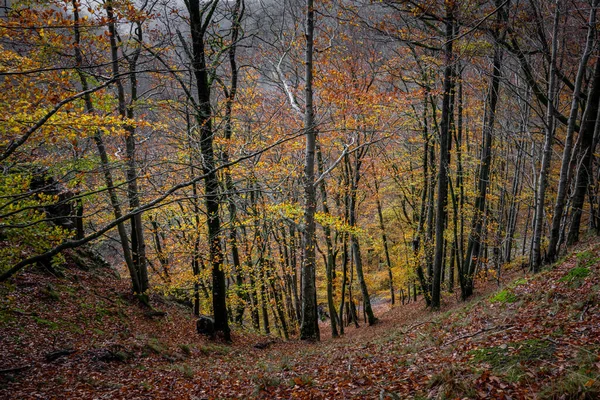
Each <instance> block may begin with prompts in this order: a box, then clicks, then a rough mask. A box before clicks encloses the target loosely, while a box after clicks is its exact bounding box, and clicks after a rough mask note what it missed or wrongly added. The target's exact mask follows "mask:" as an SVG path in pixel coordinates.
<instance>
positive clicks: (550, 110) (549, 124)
mask: <svg viewBox="0 0 600 400" xmlns="http://www.w3.org/2000/svg"><path fill="white" fill-rule="evenodd" d="M554 4H555V7H556V10H555V12H554V24H553V27H552V55H551V58H550V71H549V84H548V107H547V108H546V134H545V139H544V150H543V154H542V165H541V167H540V175H539V178H538V185H537V199H536V208H535V216H534V221H535V223H534V230H533V238H532V240H533V251H532V257H531V269H532V271H533V272H539V271H540V268H541V265H542V233H543V232H542V231H543V227H544V205H545V200H546V186H547V184H548V170H549V169H550V159H551V158H552V142H553V141H554V131H555V119H554V103H555V97H556V60H557V53H558V25H559V16H560V9H559V0H555V2H554Z"/></svg>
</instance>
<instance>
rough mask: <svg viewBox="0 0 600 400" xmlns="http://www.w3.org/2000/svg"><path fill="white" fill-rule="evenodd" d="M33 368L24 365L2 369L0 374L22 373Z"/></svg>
mask: <svg viewBox="0 0 600 400" xmlns="http://www.w3.org/2000/svg"><path fill="white" fill-rule="evenodd" d="M29 368H31V365H23V366H21V367H14V368H6V369H0V374H10V373H11V372H21V371H25V370H26V369H29Z"/></svg>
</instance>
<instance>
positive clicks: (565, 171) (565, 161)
mask: <svg viewBox="0 0 600 400" xmlns="http://www.w3.org/2000/svg"><path fill="white" fill-rule="evenodd" d="M598 3H599V0H594V1H593V4H592V8H591V9H590V16H589V21H588V33H587V40H586V43H585V49H584V50H583V55H582V56H581V60H580V62H579V68H578V70H577V76H576V78H575V88H574V90H573V99H572V102H571V112H570V114H569V122H568V124H567V133H566V137H565V147H564V150H563V158H562V165H561V168H560V178H559V181H558V192H557V194H556V204H555V205H554V213H553V215H552V228H551V230H550V243H549V245H548V254H547V261H548V262H553V261H554V260H555V259H556V256H557V254H558V250H559V249H558V246H559V237H560V232H561V222H562V221H563V213H564V210H565V200H566V198H567V188H568V187H569V185H570V181H571V153H572V152H573V133H574V132H575V123H576V121H577V112H578V110H579V106H580V104H581V100H582V99H581V91H582V84H583V78H584V76H585V72H586V69H587V63H588V60H589V58H590V55H591V54H592V47H593V43H594V36H595V33H596V9H597V8H598Z"/></svg>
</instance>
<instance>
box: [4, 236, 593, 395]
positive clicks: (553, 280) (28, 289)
mask: <svg viewBox="0 0 600 400" xmlns="http://www.w3.org/2000/svg"><path fill="white" fill-rule="evenodd" d="M64 273H65V275H66V277H65V278H56V277H52V276H49V275H46V274H40V273H39V272H26V273H23V274H21V275H19V276H18V277H17V278H16V279H15V281H14V282H13V284H11V285H5V286H3V287H2V289H1V290H2V296H1V303H0V323H1V327H0V370H1V373H0V397H1V398H128V399H133V398H165V399H167V398H189V399H202V398H248V397H260V398H388V399H397V398H498V399H502V398H513V399H521V398H577V399H579V398H589V399H593V398H598V396H600V358H599V356H598V355H599V354H600V323H599V322H598V321H599V317H600V293H599V292H600V290H599V289H600V246H599V245H598V244H588V245H587V246H586V247H584V248H581V249H579V250H578V251H576V252H575V253H573V254H571V255H570V256H568V257H566V258H565V259H564V260H562V261H561V262H560V263H557V264H556V265H555V266H554V267H552V268H549V269H547V270H545V271H544V272H542V273H540V274H538V275H535V276H521V277H518V279H514V280H513V281H512V282H507V284H505V285H504V286H503V288H502V290H498V289H497V287H496V286H495V285H489V286H488V287H487V288H484V289H479V293H482V294H480V296H479V297H478V298H476V299H474V300H472V301H471V302H469V303H466V304H464V303H459V302H458V301H457V299H456V298H455V297H454V296H453V295H447V297H446V299H445V300H446V305H445V306H444V309H443V310H442V311H441V312H439V313H430V312H427V311H425V310H424V306H423V304H422V303H421V302H417V303H413V304H410V305H408V306H399V307H396V308H394V309H392V310H390V311H388V312H385V313H383V314H382V310H381V309H380V310H379V311H380V323H379V324H377V325H376V326H374V327H370V328H367V327H364V326H363V327H361V328H359V329H354V328H350V329H348V332H347V334H346V336H344V337H343V338H341V339H335V340H334V339H325V340H324V341H323V342H321V343H317V344H306V343H301V342H298V341H289V342H281V341H275V340H273V341H267V340H266V339H265V338H264V337H260V336H257V335H253V334H250V333H244V332H241V331H235V332H234V335H233V338H234V343H233V344H232V345H224V344H221V343H218V342H217V343H213V342H210V341H207V340H206V339H203V338H201V337H199V336H198V335H196V334H195V332H194V321H193V318H192V317H191V315H190V312H189V310H187V309H185V308H184V307H182V306H179V305H177V304H175V303H171V302H166V301H164V300H161V299H160V298H159V297H155V298H153V304H154V305H155V307H156V308H157V309H160V310H161V311H165V312H166V315H165V316H159V315H155V314H153V313H151V312H149V310H147V309H145V308H144V307H142V306H140V305H139V304H137V302H136V301H135V299H134V298H133V297H132V296H130V295H128V294H127V293H128V288H127V282H125V281H121V280H119V279H117V277H116V276H115V275H114V274H113V272H112V271H111V270H110V269H107V268H94V269H92V270H90V271H83V270H81V269H78V268H75V267H69V268H66V269H65V270H64ZM486 291H487V292H486ZM494 291H495V292H494ZM322 328H323V330H322V336H323V337H324V338H325V337H326V336H327V335H328V333H327V332H326V327H325V326H323V327H322ZM256 344H263V345H264V346H258V347H261V348H257V347H255V345H256ZM264 347H266V348H264Z"/></svg>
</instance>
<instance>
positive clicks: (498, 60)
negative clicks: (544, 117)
mask: <svg viewBox="0 0 600 400" xmlns="http://www.w3.org/2000/svg"><path fill="white" fill-rule="evenodd" d="M496 6H497V7H499V9H498V13H497V23H498V25H501V24H503V23H505V22H506V20H507V19H508V16H507V13H506V12H505V11H504V9H503V8H502V3H501V2H500V1H499V0H496ZM494 38H495V39H496V41H498V40H501V38H500V33H499V32H498V31H496V32H495V33H494ZM501 68H502V49H501V48H500V45H499V44H498V43H496V44H495V46H494V61H493V67H492V78H491V80H490V87H489V91H488V97H487V105H486V115H485V116H484V121H483V147H482V149H481V161H480V166H479V178H478V180H477V195H476V197H475V214H474V215H473V221H472V223H471V233H470V235H469V243H468V245H467V253H466V255H465V260H464V262H463V270H462V271H463V274H464V276H463V277H462V278H461V280H462V281H463V282H464V283H463V287H462V288H461V289H462V290H461V291H462V293H461V296H462V299H463V300H466V299H467V298H468V297H470V296H471V295H472V294H473V282H474V278H475V267H476V266H477V263H478V261H479V260H478V258H479V252H480V249H481V242H482V241H481V239H482V234H483V220H484V215H485V210H486V206H487V205H486V200H487V191H488V183H489V180H490V168H491V164H492V139H493V134H494V122H495V120H496V106H497V105H498V98H499V90H500V75H501Z"/></svg>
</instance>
